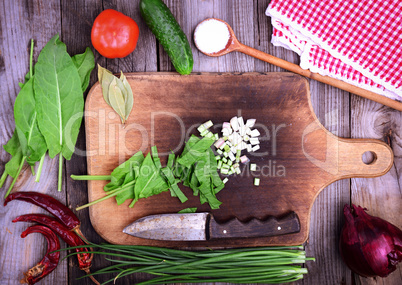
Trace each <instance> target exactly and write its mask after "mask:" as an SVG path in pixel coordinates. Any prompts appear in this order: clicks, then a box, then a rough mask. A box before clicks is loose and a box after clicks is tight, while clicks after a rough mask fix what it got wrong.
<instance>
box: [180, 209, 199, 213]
mask: <svg viewBox="0 0 402 285" xmlns="http://www.w3.org/2000/svg"><path fill="white" fill-rule="evenodd" d="M196 211H197V208H185V209H182V210H180V211H178V212H177V213H179V214H185V213H195V212H196Z"/></svg>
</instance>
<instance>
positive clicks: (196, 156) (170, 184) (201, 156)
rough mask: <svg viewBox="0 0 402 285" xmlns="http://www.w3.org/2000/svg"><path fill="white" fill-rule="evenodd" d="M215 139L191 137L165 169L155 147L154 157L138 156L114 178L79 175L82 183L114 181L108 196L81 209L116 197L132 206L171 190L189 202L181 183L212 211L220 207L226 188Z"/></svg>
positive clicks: (171, 157) (128, 161) (108, 186)
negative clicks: (223, 190) (218, 194)
mask: <svg viewBox="0 0 402 285" xmlns="http://www.w3.org/2000/svg"><path fill="white" fill-rule="evenodd" d="M213 142H214V140H213V139H210V138H203V139H200V138H198V137H196V136H191V137H190V139H189V140H188V141H187V142H186V145H185V147H184V150H183V152H182V154H181V155H180V156H178V157H177V158H175V156H174V154H171V155H170V156H169V159H168V163H167V165H166V167H162V165H161V164H160V159H159V157H158V152H157V148H156V147H155V146H154V147H152V148H151V151H152V154H148V155H147V156H146V157H145V158H144V155H143V154H142V152H138V153H136V154H134V155H133V156H132V157H131V158H130V159H129V160H127V161H126V162H124V163H123V164H121V165H120V166H118V167H117V168H116V169H114V170H113V172H112V173H111V175H105V176H90V175H84V176H76V175H72V176H71V178H73V179H79V180H99V179H103V180H111V181H110V183H108V184H107V185H106V186H105V187H104V190H105V191H106V192H107V195H106V196H105V197H102V198H100V199H98V200H96V201H93V202H90V203H88V204H86V205H84V206H80V207H78V208H77V210H81V209H83V208H86V207H89V206H91V205H94V204H96V203H99V202H101V201H104V200H106V199H109V198H111V197H115V196H116V201H117V203H118V204H122V203H123V202H124V201H125V200H127V199H132V203H131V204H130V207H133V206H134V204H135V203H136V202H137V201H138V200H139V199H141V198H147V197H150V196H152V195H157V194H159V193H161V192H164V191H168V190H169V189H170V192H171V195H172V196H173V197H177V198H179V199H180V201H182V202H185V201H186V200H187V198H186V197H185V195H184V194H183V193H182V191H181V190H180V188H179V187H178V186H177V183H179V182H182V183H183V185H185V186H187V187H190V188H192V189H193V192H194V195H196V196H198V195H199V196H200V200H201V203H202V204H203V203H205V202H208V203H209V205H210V207H211V208H212V209H217V208H219V205H220V204H221V202H220V201H219V200H218V199H217V198H216V194H217V193H218V192H219V191H220V190H222V189H223V187H224V183H223V182H222V180H221V179H220V177H219V174H218V172H217V163H216V160H215V156H214V153H213V151H212V149H211V145H212V144H213Z"/></svg>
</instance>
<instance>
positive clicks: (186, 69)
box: [140, 0, 194, 74]
mask: <svg viewBox="0 0 402 285" xmlns="http://www.w3.org/2000/svg"><path fill="white" fill-rule="evenodd" d="M140 11H141V16H142V17H143V19H144V20H145V23H146V24H147V26H148V27H149V28H150V30H151V31H152V33H153V34H154V35H155V37H156V39H157V40H158V41H159V42H160V44H161V45H162V46H163V48H164V50H165V51H166V53H167V54H168V56H169V58H170V60H171V61H172V63H173V66H174V68H175V69H176V71H177V72H179V73H180V74H190V73H191V71H192V70H193V63H194V61H193V53H192V52H191V48H190V43H189V42H188V40H187V37H186V35H185V34H184V32H183V30H182V29H181V27H180V25H179V23H177V21H176V19H175V18H174V16H173V14H172V12H170V10H169V8H168V7H167V6H166V5H165V3H163V1H162V0H141V1H140Z"/></svg>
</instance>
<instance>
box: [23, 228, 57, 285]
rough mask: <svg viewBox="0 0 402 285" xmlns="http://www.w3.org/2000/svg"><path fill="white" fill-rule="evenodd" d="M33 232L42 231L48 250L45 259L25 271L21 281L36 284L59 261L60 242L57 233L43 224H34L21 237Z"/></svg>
mask: <svg viewBox="0 0 402 285" xmlns="http://www.w3.org/2000/svg"><path fill="white" fill-rule="evenodd" d="M31 233H41V234H42V235H43V236H44V237H45V238H46V241H47V251H46V254H45V256H44V257H43V259H42V260H41V261H40V262H38V264H36V265H35V266H34V267H32V268H31V269H29V270H28V271H27V272H26V273H24V276H25V278H24V279H23V280H21V283H28V284H30V285H31V284H35V283H37V282H38V281H39V280H41V279H42V278H44V277H45V276H47V275H48V274H49V273H50V272H52V271H53V270H54V269H55V268H56V267H57V264H58V263H59V259H60V252H59V251H58V250H59V249H60V242H59V239H58V238H57V236H56V234H55V233H54V232H52V231H51V230H50V229H49V228H48V227H45V226H41V225H34V226H30V227H29V228H27V229H26V230H25V231H24V232H23V233H22V234H21V237H22V238H25V237H26V236H27V235H29V234H31Z"/></svg>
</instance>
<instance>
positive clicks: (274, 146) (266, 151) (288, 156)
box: [85, 73, 393, 248]
mask: <svg viewBox="0 0 402 285" xmlns="http://www.w3.org/2000/svg"><path fill="white" fill-rule="evenodd" d="M126 76H127V79H128V81H129V83H130V85H131V87H132V89H133V92H134V107H133V110H132V112H131V114H130V117H129V119H128V121H127V123H126V124H125V126H123V125H122V124H121V121H120V118H119V117H118V116H117V115H116V114H115V113H114V111H113V110H112V109H111V108H110V107H109V106H108V105H107V104H106V103H105V101H104V99H103V96H102V91H101V88H100V85H99V84H95V85H94V86H93V87H92V89H91V90H90V92H89V94H88V97H87V100H86V107H85V108H86V114H85V127H86V141H87V152H88V153H87V155H88V156H87V159H88V174H91V175H109V174H110V173H111V171H112V170H113V169H114V168H115V167H117V166H118V165H119V164H121V163H123V162H124V161H125V160H127V159H128V158H129V157H131V156H132V155H133V154H134V153H136V152H137V151H139V150H142V151H143V152H144V153H145V154H147V153H148V152H149V150H150V147H151V146H153V145H156V146H157V147H158V150H159V154H160V155H161V159H162V162H165V161H166V159H167V154H168V153H169V151H170V150H173V151H174V152H175V153H176V154H178V153H181V150H182V149H183V145H184V141H186V140H187V139H188V138H189V136H190V135H191V134H196V135H198V132H197V130H196V128H197V127H198V126H199V125H200V124H201V123H204V122H205V121H207V120H210V119H211V120H212V121H213V122H214V123H215V126H214V128H213V131H214V132H220V128H219V127H218V126H219V124H222V123H223V122H227V121H229V120H230V119H231V118H232V117H233V116H242V117H243V118H244V119H245V120H247V119H249V118H255V119H257V124H256V128H257V129H258V130H259V131H260V133H261V137H260V141H261V149H260V150H259V151H258V152H256V153H252V154H249V155H248V156H249V158H250V159H251V162H253V163H256V164H257V165H258V167H259V169H260V170H259V171H257V172H253V173H252V172H250V171H249V170H248V169H249V168H248V165H247V166H245V165H243V166H242V170H243V171H242V174H241V175H237V176H231V177H230V178H229V181H228V183H227V184H226V186H225V188H224V189H223V190H222V191H220V192H219V193H218V194H217V197H218V199H219V200H220V201H222V202H223V204H222V205H221V207H220V209H218V210H211V209H210V208H209V206H208V205H206V204H204V205H201V204H200V202H199V198H198V197H194V196H193V195H192V191H191V189H188V188H186V187H184V186H182V185H180V188H181V189H182V190H183V192H184V193H185V194H186V196H187V197H188V198H189V200H188V201H187V202H186V203H184V204H182V203H180V202H179V201H178V199H177V198H173V197H171V196H170V192H169V191H168V192H164V193H162V194H159V195H156V196H153V197H150V198H147V199H140V200H139V201H138V202H137V203H136V204H135V206H134V207H133V208H129V207H128V205H129V201H126V203H125V204H122V205H120V206H118V205H117V204H116V202H115V200H114V199H108V200H106V201H103V202H101V203H98V204H96V205H94V206H91V207H90V218H91V222H92V225H93V227H94V228H95V230H96V231H97V232H98V233H99V235H101V236H102V237H103V238H104V239H105V240H107V241H108V242H111V243H116V244H140V245H154V246H163V247H192V248H194V247H204V246H208V247H245V246H266V245H296V244H302V243H303V242H305V241H306V240H307V237H308V232H309V227H310V224H309V222H310V211H311V207H312V205H313V203H314V200H315V198H316V197H317V195H318V193H319V192H320V191H321V190H323V189H324V188H325V187H326V186H327V185H329V184H330V183H332V182H334V181H336V180H339V179H343V178H350V177H375V176H380V175H383V174H385V173H386V172H387V171H388V170H389V169H390V168H391V166H392V163H393V153H392V150H391V149H390V147H389V146H388V145H386V144H385V143H383V142H381V141H378V140H372V139H342V138H338V137H336V136H334V135H333V134H331V133H330V132H328V131H327V130H326V129H324V127H323V126H322V125H321V124H320V123H319V121H318V120H317V118H316V116H315V114H314V112H313V110H312V106H311V102H310V93H309V86H308V82H307V80H306V79H304V78H303V77H301V76H298V75H295V74H292V73H267V74H262V73H243V74H220V73H218V74H217V73H214V74H210V73H207V74H205V73H204V74H201V73H199V74H192V75H189V76H181V75H179V74H177V73H132V74H127V75H126ZM365 152H372V154H373V157H374V160H373V161H372V162H371V163H368V164H366V163H364V162H363V160H362V156H363V153H365ZM254 177H260V178H261V184H260V186H258V187H256V186H253V181H254ZM106 183H107V181H90V182H89V185H88V186H89V187H88V191H89V192H88V197H89V201H93V200H95V199H98V198H101V197H103V196H104V195H105V192H104V191H103V186H104V185H105V184H106ZM188 207H197V209H198V210H197V212H201V211H208V212H212V213H213V215H214V217H215V219H216V220H217V221H218V222H225V221H228V220H229V219H231V218H233V217H237V218H238V219H239V220H241V221H248V220H250V219H251V218H259V219H266V218H268V217H269V216H276V217H280V216H282V215H286V214H287V213H289V212H290V211H295V212H296V213H297V215H298V216H299V219H300V223H301V231H300V232H299V233H295V234H288V235H281V236H274V237H265V238H248V239H226V240H214V241H208V242H188V241H187V242H172V241H169V242H167V241H156V240H146V239H140V238H135V237H132V236H129V235H127V234H124V233H123V232H122V230H123V228H124V227H125V226H126V225H128V224H130V223H132V222H134V221H135V220H136V219H138V218H140V217H143V216H146V215H151V214H163V213H176V212H178V211H179V210H181V209H184V208H188ZM313 226H314V225H313Z"/></svg>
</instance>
